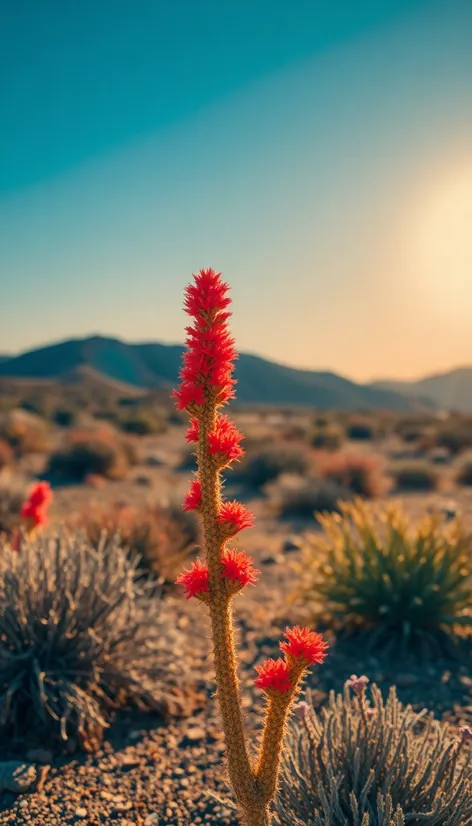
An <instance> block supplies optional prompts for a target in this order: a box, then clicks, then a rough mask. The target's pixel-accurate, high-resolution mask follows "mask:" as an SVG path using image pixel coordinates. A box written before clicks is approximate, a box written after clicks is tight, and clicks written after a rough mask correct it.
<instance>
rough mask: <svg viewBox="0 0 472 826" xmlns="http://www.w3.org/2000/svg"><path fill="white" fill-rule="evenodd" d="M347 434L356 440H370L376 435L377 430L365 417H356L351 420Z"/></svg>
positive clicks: (352, 439) (349, 437)
mask: <svg viewBox="0 0 472 826" xmlns="http://www.w3.org/2000/svg"><path fill="white" fill-rule="evenodd" d="M346 435H347V438H348V439H351V441H356V442H369V441H371V440H372V439H375V437H376V430H375V427H374V425H373V424H372V423H371V422H368V421H364V420H363V419H355V420H353V421H351V422H349V424H348V426H347V431H346Z"/></svg>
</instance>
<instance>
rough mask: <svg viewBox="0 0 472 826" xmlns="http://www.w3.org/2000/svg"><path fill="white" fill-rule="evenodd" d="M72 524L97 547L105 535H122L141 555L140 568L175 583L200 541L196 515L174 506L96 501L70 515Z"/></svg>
mask: <svg viewBox="0 0 472 826" xmlns="http://www.w3.org/2000/svg"><path fill="white" fill-rule="evenodd" d="M69 525H70V526H72V527H73V528H74V530H76V529H78V528H80V529H81V530H83V531H84V532H85V535H86V536H87V538H88V540H89V541H90V543H91V544H92V545H93V546H94V547H96V548H97V547H99V546H100V543H101V541H102V539H103V536H104V534H106V535H107V536H118V537H119V541H120V544H121V545H122V546H123V547H125V548H126V549H127V550H129V551H131V552H132V553H133V554H134V555H137V557H138V564H139V566H140V568H145V569H148V570H150V571H152V572H153V573H154V574H155V575H156V576H157V577H158V578H159V579H160V581H165V582H174V580H175V576H176V574H177V573H178V571H179V570H180V569H181V567H182V564H183V560H185V558H186V557H188V555H189V554H190V553H191V552H192V551H193V550H194V548H195V545H196V543H197V540H198V525H197V520H196V518H195V514H193V513H186V512H184V511H182V508H181V507H179V508H177V507H174V506H172V505H159V504H147V505H144V506H142V507H139V508H135V507H132V506H131V505H128V504H126V503H120V502H116V503H114V504H113V505H111V506H104V505H98V504H97V503H92V504H91V505H90V506H89V507H88V508H87V510H86V511H84V512H83V513H79V514H76V515H74V516H72V517H70V518H69Z"/></svg>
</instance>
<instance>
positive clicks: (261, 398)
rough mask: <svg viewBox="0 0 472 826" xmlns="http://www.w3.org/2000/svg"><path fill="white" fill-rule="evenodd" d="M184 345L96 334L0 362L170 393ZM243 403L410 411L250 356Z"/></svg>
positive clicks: (241, 375) (385, 396) (241, 370)
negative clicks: (99, 377)
mask: <svg viewBox="0 0 472 826" xmlns="http://www.w3.org/2000/svg"><path fill="white" fill-rule="evenodd" d="M183 349H184V348H183V345H181V344H163V343H161V342H157V341H154V342H153V341H145V342H136V343H131V342H127V341H125V340H123V339H120V338H116V337H113V336H103V335H99V334H93V335H91V336H87V337H82V338H80V337H77V338H70V339H65V340H62V341H59V342H55V343H52V344H47V345H45V346H43V347H38V348H34V349H31V350H28V351H26V352H24V353H21V354H20V355H16V356H11V357H10V358H7V359H6V360H4V361H0V377H8V378H43V379H53V380H64V379H65V377H67V376H71V375H74V376H77V377H78V380H80V369H79V368H81V369H82V372H83V370H84V368H87V369H88V370H93V375H94V377H95V378H97V375H102V376H103V377H104V379H106V380H113V381H114V382H119V383H121V384H123V385H127V386H132V387H136V388H137V390H142V389H144V388H145V389H150V390H155V389H163V388H169V390H170V389H171V388H172V387H173V386H175V384H176V382H177V381H178V374H179V369H180V364H181V357H182V352H183ZM236 378H237V380H238V401H239V402H242V403H253V404H264V403H265V404H278V405H303V406H311V407H317V408H321V409H327V408H338V409H345V410H361V409H366V410H368V409H373V408H377V409H394V410H399V411H402V410H409V409H411V408H412V405H413V403H412V402H411V401H410V400H409V399H408V398H406V397H405V395H404V394H402V393H398V392H396V391H392V390H390V389H388V388H381V387H376V386H372V385H363V384H358V383H356V382H354V381H351V380H350V379H348V378H345V377H344V376H340V375H338V374H337V373H335V372H334V371H329V370H323V371H316V370H307V369H304V368H294V367H290V366H288V365H283V364H278V363H276V362H273V361H270V360H268V359H265V358H263V357H262V356H258V355H255V354H250V353H240V354H239V358H238V360H237V362H236Z"/></svg>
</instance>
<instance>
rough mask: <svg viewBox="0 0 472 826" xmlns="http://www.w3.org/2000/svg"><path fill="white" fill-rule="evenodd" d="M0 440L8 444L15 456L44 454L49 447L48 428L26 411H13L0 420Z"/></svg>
mask: <svg viewBox="0 0 472 826" xmlns="http://www.w3.org/2000/svg"><path fill="white" fill-rule="evenodd" d="M0 439H2V441H5V442H8V444H9V445H10V447H11V448H12V449H13V451H14V453H15V455H16V456H18V457H21V456H23V455H25V454H27V453H45V452H46V451H47V450H48V447H49V438H48V426H47V424H46V422H45V421H43V419H41V418H40V417H39V416H36V415H35V414H33V413H29V412H27V411H26V410H21V409H18V408H17V409H14V410H9V411H8V412H7V413H4V414H3V415H2V417H1V418H0Z"/></svg>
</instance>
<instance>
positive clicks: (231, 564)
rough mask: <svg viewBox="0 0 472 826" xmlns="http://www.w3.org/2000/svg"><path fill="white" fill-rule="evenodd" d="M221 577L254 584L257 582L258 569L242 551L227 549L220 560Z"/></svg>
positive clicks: (244, 583)
mask: <svg viewBox="0 0 472 826" xmlns="http://www.w3.org/2000/svg"><path fill="white" fill-rule="evenodd" d="M221 564H222V568H223V570H222V574H221V576H222V577H228V579H230V580H232V581H233V582H240V583H241V585H242V586H244V585H254V584H255V582H257V579H258V577H259V574H260V571H258V570H257V568H254V565H253V560H252V559H251V557H250V556H248V555H247V554H246V553H245V552H244V551H236V550H234V549H227V550H226V551H225V552H224V554H223V557H222V560H221Z"/></svg>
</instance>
